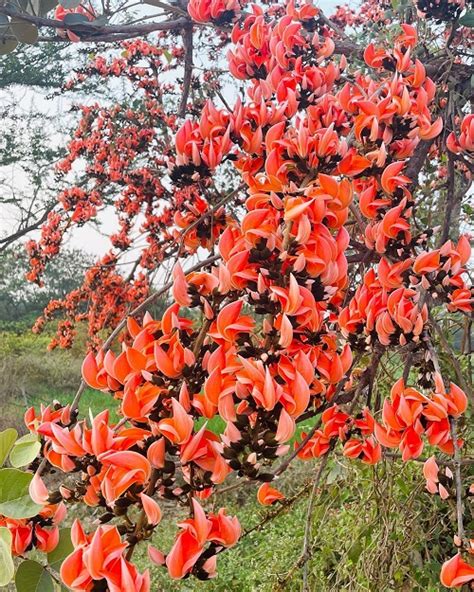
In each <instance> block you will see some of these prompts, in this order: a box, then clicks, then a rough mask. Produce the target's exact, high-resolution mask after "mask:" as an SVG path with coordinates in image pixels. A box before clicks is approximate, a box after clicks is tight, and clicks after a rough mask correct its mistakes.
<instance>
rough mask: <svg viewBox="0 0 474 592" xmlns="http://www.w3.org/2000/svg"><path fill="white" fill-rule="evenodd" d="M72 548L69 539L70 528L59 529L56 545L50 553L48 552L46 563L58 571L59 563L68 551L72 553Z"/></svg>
mask: <svg viewBox="0 0 474 592" xmlns="http://www.w3.org/2000/svg"><path fill="white" fill-rule="evenodd" d="M73 550H74V547H73V545H72V541H71V529H70V528H62V529H61V530H60V531H59V543H58V546H57V547H56V548H55V549H54V550H53V551H51V553H48V563H49V565H50V566H51V568H52V569H54V570H55V571H59V568H60V567H61V563H62V562H63V561H64V559H66V557H67V556H68V555H69V554H70V553H72V551H73Z"/></svg>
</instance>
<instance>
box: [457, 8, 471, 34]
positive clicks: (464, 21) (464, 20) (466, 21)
mask: <svg viewBox="0 0 474 592" xmlns="http://www.w3.org/2000/svg"><path fill="white" fill-rule="evenodd" d="M459 24H460V25H462V26H463V27H470V28H471V29H472V27H474V10H469V11H468V12H466V14H465V15H464V16H462V17H461V18H460V19H459Z"/></svg>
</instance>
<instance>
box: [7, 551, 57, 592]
mask: <svg viewBox="0 0 474 592" xmlns="http://www.w3.org/2000/svg"><path fill="white" fill-rule="evenodd" d="M15 586H16V589H17V592H54V581H53V578H52V577H51V576H50V575H49V573H48V572H47V571H46V570H45V569H44V567H43V566H42V565H40V564H39V563H37V562H36V561H32V560H30V559H29V560H27V561H23V562H22V563H20V565H19V566H18V569H17V571H16V574H15Z"/></svg>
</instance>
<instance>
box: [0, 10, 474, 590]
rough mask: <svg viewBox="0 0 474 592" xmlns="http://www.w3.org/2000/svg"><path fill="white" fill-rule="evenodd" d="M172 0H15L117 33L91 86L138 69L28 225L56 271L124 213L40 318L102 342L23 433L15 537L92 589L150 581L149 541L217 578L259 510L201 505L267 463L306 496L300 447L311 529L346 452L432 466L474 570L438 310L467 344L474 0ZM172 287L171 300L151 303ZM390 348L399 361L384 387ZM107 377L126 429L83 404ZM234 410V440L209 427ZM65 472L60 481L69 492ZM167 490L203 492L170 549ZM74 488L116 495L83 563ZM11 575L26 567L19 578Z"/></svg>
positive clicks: (82, 130) (36, 272)
mask: <svg viewBox="0 0 474 592" xmlns="http://www.w3.org/2000/svg"><path fill="white" fill-rule="evenodd" d="M153 4H154V5H156V6H158V7H159V8H160V9H161V10H162V11H163V14H164V15H165V16H166V15H170V18H167V19H165V20H160V19H155V22H149V21H146V20H145V21H144V20H143V19H141V20H140V22H138V23H130V22H124V23H122V24H119V25H112V24H108V23H107V22H106V20H105V17H108V16H110V7H108V6H107V4H105V5H104V6H103V7H102V12H103V14H99V12H100V11H99V9H98V7H92V6H90V5H89V4H83V5H79V6H78V5H77V4H76V3H70V2H67V3H66V2H65V3H64V6H60V7H58V8H57V9H56V12H55V16H56V18H55V19H49V18H46V17H42V16H38V14H31V13H29V12H27V11H26V10H20V9H19V8H18V7H12V5H10V4H4V5H3V6H0V14H3V15H6V17H5V18H7V17H8V18H11V19H12V21H13V22H14V23H18V22H20V23H29V25H28V27H27V28H30V29H31V27H32V26H33V27H35V26H36V27H39V28H40V29H41V28H43V27H54V28H56V30H57V33H56V34H55V35H53V36H50V37H48V39H50V40H52V41H53V42H58V43H62V42H65V39H66V40H67V39H69V40H71V41H81V40H82V41H83V40H96V41H103V42H109V41H110V42H116V41H121V42H122V44H121V46H120V48H119V49H116V48H115V46H114V47H113V48H111V49H110V48H109V49H106V50H104V52H98V53H96V54H95V55H92V56H91V61H90V64H89V65H88V66H87V67H86V68H84V69H83V70H81V71H79V72H77V73H76V74H75V75H74V76H73V78H72V79H71V82H70V83H69V85H68V87H73V86H74V87H76V86H80V85H81V84H83V83H84V82H85V81H87V80H88V79H90V78H91V77H96V76H99V77H103V78H104V79H105V80H109V79H113V78H118V79H121V80H125V81H127V85H128V88H129V91H128V92H129V94H128V98H127V100H126V101H124V102H123V104H112V105H111V104H107V105H99V104H94V105H87V106H83V107H81V109H80V111H81V118H80V122H79V125H78V128H77V131H76V133H75V135H74V137H73V139H72V140H71V142H70V144H69V146H68V153H67V156H66V158H65V159H64V160H62V161H61V162H60V163H59V165H58V175H59V176H60V177H62V179H61V180H60V181H59V182H60V183H62V184H63V189H62V190H61V193H60V194H59V197H58V204H57V206H56V207H55V209H54V210H53V211H52V212H51V213H50V214H49V218H48V220H47V222H46V224H45V225H44V226H43V229H42V234H41V238H40V239H39V240H38V241H36V242H30V243H28V251H29V254H30V259H31V271H30V273H29V278H30V279H31V280H33V281H38V282H40V281H41V275H42V273H43V271H44V269H45V266H46V265H47V263H48V261H49V260H50V259H51V258H52V257H54V256H56V255H57V254H58V253H59V252H60V248H61V243H62V241H63V238H64V236H65V235H66V233H67V232H68V231H69V230H70V229H71V228H72V227H73V226H74V225H82V224H86V223H88V222H89V221H91V220H94V219H96V218H98V217H99V216H100V212H101V211H102V210H103V209H105V208H107V207H108V208H110V207H113V208H114V209H115V212H116V215H117V220H118V224H119V231H118V232H117V233H116V234H114V235H113V236H112V237H111V242H112V247H111V251H110V252H109V253H107V254H106V255H104V257H103V258H101V259H100V260H99V261H98V262H97V263H96V264H95V265H94V266H93V267H92V268H91V269H90V270H89V271H87V273H86V276H85V279H84V283H83V286H82V287H81V288H80V289H78V290H75V291H74V292H72V293H71V294H70V295H69V296H67V297H66V298H65V300H64V301H55V302H52V303H51V304H50V305H49V306H48V308H47V310H46V313H45V316H44V317H43V318H42V319H40V320H39V322H38V323H37V326H36V328H37V330H40V329H41V326H42V324H43V323H44V321H45V320H46V319H48V318H52V317H53V316H55V314H57V313H61V312H62V313H64V316H63V318H62V320H61V321H60V324H59V335H58V338H57V339H56V340H55V342H54V343H53V345H57V344H60V345H64V346H67V345H69V344H70V343H71V340H72V338H73V336H74V327H75V324H76V323H78V322H80V321H87V322H88V325H89V335H90V344H91V351H90V352H89V354H88V355H87V357H86V358H85V360H84V364H83V383H82V385H81V387H80V388H79V390H78V393H77V395H76V397H75V398H74V401H73V402H72V404H70V405H66V406H63V405H61V404H51V405H50V406H48V407H45V408H42V409H41V410H39V411H38V410H34V409H30V410H28V411H27V413H26V416H25V421H26V425H27V427H28V429H29V430H30V432H31V434H30V435H29V436H27V437H25V438H23V439H22V440H19V441H17V442H15V438H16V435H15V433H12V431H7V432H4V433H3V435H2V444H3V445H2V449H3V451H4V455H3V456H4V457H6V455H7V454H8V451H9V449H10V448H12V452H11V457H10V462H11V464H12V465H13V468H6V469H2V472H0V479H2V483H9V484H10V485H8V486H7V485H5V486H4V487H3V489H1V490H0V491H1V495H0V497H2V499H0V512H2V513H3V515H4V516H5V517H4V518H3V519H2V524H3V528H2V529H0V535H1V536H0V545H1V549H2V550H3V552H4V554H5V556H6V557H8V550H9V549H8V547H9V546H10V547H11V549H12V551H13V554H14V555H18V556H22V557H24V556H25V555H26V553H27V552H28V551H29V550H31V549H32V548H36V549H38V550H40V551H45V552H49V553H50V554H52V557H53V558H54V559H55V560H56V562H55V563H54V566H55V567H57V566H59V564H60V563H61V562H60V561H59V559H58V558H60V559H64V560H63V561H62V564H61V565H60V568H59V571H60V577H61V580H62V582H63V583H64V584H65V585H66V586H68V587H69V588H70V589H72V590H78V591H79V590H110V591H119V590H121V591H129V590H137V591H146V590H149V589H150V579H149V574H148V572H147V571H145V572H144V573H141V572H140V571H139V570H138V569H137V568H136V566H135V565H134V563H133V560H134V552H135V549H136V548H137V546H139V545H148V555H149V559H150V562H152V563H155V564H158V565H162V566H163V569H167V570H168V572H169V574H170V576H171V577H172V578H176V579H180V578H185V577H188V576H195V577H197V578H200V579H204V580H205V579H208V578H211V577H213V576H215V575H216V571H217V569H218V566H217V563H218V562H217V558H218V556H219V554H220V553H221V552H224V551H225V550H226V549H228V548H229V547H232V546H234V545H238V541H239V538H240V537H241V536H242V533H241V527H240V525H239V521H238V518H237V517H234V516H229V515H227V513H226V511H225V510H224V509H220V510H218V511H217V512H210V511H208V510H207V509H206V504H207V500H208V499H209V500H212V499H213V496H214V495H215V494H216V492H219V491H220V490H221V489H222V488H223V486H222V485H221V484H223V483H224V482H225V481H229V482H233V481H234V480H235V479H236V478H237V479H240V480H241V481H242V482H247V481H252V482H254V483H255V484H256V485H257V486H258V494H257V497H258V500H259V501H260V503H261V504H263V505H272V504H275V505H278V504H280V505H281V507H285V506H288V505H290V504H291V503H294V501H295V499H296V498H297V497H298V496H296V497H295V498H291V499H290V498H288V499H287V498H285V492H284V491H280V490H279V489H278V488H277V486H276V485H277V483H276V481H275V480H276V479H277V477H279V476H280V475H282V474H283V473H284V471H285V470H286V469H288V467H289V466H290V465H291V463H292V462H293V461H294V460H295V459H296V458H300V459H303V460H307V461H314V459H320V460H319V463H320V464H319V468H318V470H317V472H316V476H315V478H314V480H313V481H312V482H310V483H309V484H307V485H305V486H304V487H303V490H305V491H307V490H308V488H309V489H310V490H311V493H310V502H309V507H308V525H310V524H311V511H312V507H313V504H314V500H315V496H316V495H317V493H318V487H319V484H320V480H321V477H322V475H323V473H324V470H325V467H326V464H327V462H328V459H329V458H330V457H331V455H337V454H341V453H342V454H343V455H344V456H346V457H348V458H351V459H354V462H362V463H367V464H376V463H378V462H381V461H382V460H383V459H384V458H390V459H393V458H401V459H402V460H403V461H406V462H408V461H412V460H413V461H420V460H422V461H423V462H424V465H423V475H424V478H425V479H426V487H427V489H428V492H429V493H431V494H433V495H439V496H441V498H442V499H446V498H448V497H453V498H454V499H455V508H456V512H455V515H454V520H453V522H456V524H454V523H453V530H452V537H453V538H452V540H453V548H452V549H447V550H446V562H445V563H444V564H443V566H442V567H441V575H440V577H441V582H442V584H443V585H444V586H447V587H461V586H463V585H464V584H466V585H468V584H469V583H471V584H472V582H473V580H474V567H472V565H471V563H470V562H469V552H470V551H471V552H472V541H470V540H469V534H468V533H467V532H465V528H464V525H465V520H466V516H465V506H466V496H467V493H468V491H469V489H471V490H472V484H471V483H469V481H466V480H465V479H463V477H465V475H466V474H467V471H468V469H469V465H470V462H471V459H470V458H469V456H468V455H467V454H466V452H465V446H464V443H463V439H462V430H463V429H464V423H463V421H462V417H463V414H464V412H465V410H466V407H467V403H468V398H470V397H472V382H471V377H470V376H468V375H467V374H466V375H463V371H462V367H461V365H460V364H459V361H458V358H457V357H456V356H455V354H454V352H453V350H452V349H451V347H450V344H449V339H448V338H447V337H446V336H445V335H444V333H443V330H442V329H441V326H440V319H443V321H445V320H446V319H448V320H449V319H452V320H453V322H454V321H459V320H460V322H462V323H463V325H464V327H465V336H464V340H463V348H464V350H463V351H465V352H468V353H469V349H468V344H469V340H470V330H471V322H472V301H473V298H472V297H473V293H472V288H471V287H470V284H469V282H468V272H467V271H466V267H467V266H468V265H469V260H470V256H471V249H470V244H469V236H468V235H467V234H463V233H462V232H460V229H462V227H463V226H465V223H466V221H468V216H469V214H470V211H471V210H470V209H469V203H468V199H469V196H468V188H469V185H470V179H471V175H472V171H473V164H474V163H473V153H474V116H473V115H470V114H469V113H468V108H469V104H470V103H469V102H470V100H471V99H472V96H471V87H470V79H471V75H472V69H471V67H470V65H469V50H470V47H471V44H472V32H471V28H470V27H471V25H472V23H473V13H472V11H470V9H469V7H466V6H465V3H464V2H463V0H459V1H458V2H449V1H446V0H440V1H439V2H431V3H430V2H428V3H427V2H423V1H422V0H420V1H419V2H418V3H417V5H415V4H411V3H410V4H408V3H406V4H405V3H400V4H398V3H397V4H394V5H393V6H392V5H391V4H387V6H385V3H380V2H368V3H364V4H363V5H362V7H361V8H360V10H358V11H357V12H354V11H353V10H351V9H349V8H347V7H346V8H339V9H338V10H337V12H336V14H335V15H334V16H333V17H332V18H331V19H329V18H327V17H326V16H325V15H324V14H323V13H322V12H321V11H320V10H319V9H318V8H317V7H315V6H313V5H312V4H310V3H300V4H295V3H294V2H287V3H281V4H278V3H276V2H264V3H262V4H259V5H250V4H246V3H241V4H239V3H238V2H237V0H206V1H205V0H191V2H190V3H189V4H188V5H187V6H186V5H184V4H183V5H181V4H173V5H168V4H164V3H161V2H156V1H155V0H153ZM102 17H104V18H102ZM101 18H102V20H100V19H101ZM9 26H10V27H11V28H12V31H13V33H15V27H16V29H18V25H15V26H13V25H9ZM21 29H22V27H21V26H20V30H21ZM156 31H159V32H160V33H159V34H158V35H156V36H155V37H153V38H150V39H149V40H148V41H144V40H142V39H139V40H131V38H132V37H135V36H140V35H144V34H147V33H151V32H156ZM11 37H12V34H11V32H10V33H7V34H6V37H5V43H8V42H9V41H11ZM369 39H370V41H369ZM203 55H204V56H205V57H204V58H202V56H203ZM199 56H200V57H199ZM199 59H202V63H201V65H200V66H198V63H199V61H198V60H199ZM80 163H82V164H80ZM78 169H79V170H78ZM75 170H76V175H79V176H80V177H81V179H82V181H81V183H80V184H77V183H76V184H74V174H73V173H74V171H75ZM84 179H85V182H84ZM129 254H137V256H136V257H133V263H130V260H131V257H130V255H129ZM127 257H128V258H127ZM196 259H198V261H197V262H196ZM122 261H126V262H128V265H127V266H125V267H124V269H125V270H126V271H124V272H123V273H121V272H120V267H119V265H120V264H121V262H122ZM167 268H168V269H171V268H172V278H171V279H170V280H169V281H167V279H166V278H165V279H163V277H164V275H165V273H164V272H163V270H164V269H167ZM157 278H158V281H161V282H162V286H161V287H160V288H156V285H155V284H156V279H157ZM154 280H155V284H154V283H153V282H154ZM167 294H169V296H170V299H171V300H170V301H169V302H168V307H167V308H166V310H165V312H164V313H163V314H162V315H161V316H160V317H159V318H153V317H152V316H151V315H150V314H149V313H148V312H147V308H149V307H150V306H151V305H152V303H153V302H154V301H156V300H157V299H158V298H160V297H163V296H165V295H167ZM107 330H112V332H111V333H110V335H109V336H108V337H107V339H106V340H105V341H103V338H104V335H105V334H106V332H107ZM116 339H117V340H119V341H121V347H120V349H117V348H116V349H115V353H114V350H113V349H112V346H113V344H114V342H115V340H116ZM440 351H443V352H444V354H445V355H447V356H448V357H449V359H450V360H451V362H452V373H453V380H454V381H451V379H450V375H449V373H447V372H443V371H442V369H441V366H440V362H439V359H438V358H439V352H440ZM388 353H391V354H394V355H396V356H398V359H399V360H400V362H401V368H400V372H399V374H398V376H397V377H396V378H395V379H394V381H393V384H392V389H391V393H390V395H389V396H388V397H386V398H383V397H382V393H381V391H380V389H377V381H378V376H379V372H380V364H381V360H382V359H383V356H385V355H387V354H388ZM86 385H89V386H90V387H92V388H94V389H97V390H102V391H104V392H107V393H110V396H111V401H113V402H114V403H115V405H116V407H117V409H118V413H119V415H120V416H121V419H120V421H118V423H114V422H112V421H111V419H110V415H109V412H108V410H105V411H103V412H102V413H100V414H99V415H97V416H96V417H90V418H86V419H82V418H80V417H79V416H78V404H79V400H80V397H81V394H82V392H83V390H84V389H85V386H86ZM216 416H219V417H220V418H221V419H222V420H223V421H224V422H225V429H224V431H223V432H222V433H220V434H216V433H214V432H213V431H211V430H210V429H209V428H208V424H207V421H208V420H211V419H212V418H214V417H216ZM308 419H312V420H313V427H312V428H311V429H310V430H309V431H308V433H306V434H304V433H303V434H302V435H301V436H299V437H298V438H297V439H296V442H295V443H294V444H291V445H290V444H289V443H290V442H292V441H293V439H294V435H295V432H296V427H297V425H298V423H300V422H302V421H306V422H307V421H308ZM14 442H15V443H14ZM428 447H429V451H430V452H429V453H428V456H429V458H427V455H426V454H425V456H422V454H423V450H424V449H425V451H426V449H427V448H428ZM24 466H27V467H28V468H27V470H25V471H20V470H18V468H15V467H24ZM440 467H441V468H440ZM52 468H54V469H56V470H58V469H59V471H61V472H62V473H64V476H63V479H62V483H61V484H60V485H59V487H58V486H57V485H55V481H53V480H51V479H49V473H50V471H51V469H52ZM33 473H34V477H33ZM422 478H423V477H422V476H421V471H420V479H422ZM28 488H29V493H30V496H31V498H30V497H28V495H27V490H28ZM163 500H171V501H174V502H176V504H181V505H183V504H184V505H187V506H188V507H189V518H188V519H186V520H184V521H182V522H181V523H179V524H178V525H177V533H176V538H175V541H174V544H173V545H172V547H171V548H170V549H161V548H160V549H158V548H157V547H156V546H155V544H154V545H151V544H150V543H149V539H150V538H151V536H152V535H154V533H155V537H154V542H155V541H159V531H160V526H159V523H160V520H161V516H162V511H164V505H163V503H162V502H163ZM70 503H82V504H84V505H85V506H88V507H90V508H91V509H94V513H95V516H98V517H99V521H100V526H97V525H92V524H91V523H89V524H88V523H87V522H86V521H85V520H82V521H81V522H80V521H78V520H76V521H75V522H74V525H73V527H72V532H71V539H72V547H73V548H72V551H71V552H70V554H68V555H67V556H66V557H65V558H64V556H63V555H64V554H63V553H61V549H62V548H63V544H62V543H63V541H62V539H61V537H60V534H59V526H58V525H59V523H60V522H61V521H62V520H63V519H64V517H65V515H66V509H67V506H68V504H70ZM277 514H278V510H270V511H269V514H268V516H267V517H266V518H265V519H264V521H268V520H271V519H272V517H274V516H275V515H277ZM308 525H307V526H308ZM309 533H310V528H309V527H307V528H306V535H305V539H304V547H303V549H302V553H301V557H300V559H299V560H298V562H297V564H296V566H295V569H300V568H302V567H304V565H305V562H306V561H307V559H308V552H309V551H308V550H309V546H310V541H309ZM64 536H65V535H64ZM158 546H159V545H158ZM456 547H457V552H456V549H455V548H456ZM12 574H13V563H12V562H11V559H9V558H8V560H6V561H5V567H4V569H3V575H2V578H3V583H7V582H8V580H9V579H10V577H11V576H12ZM27 576H28V577H30V580H29V581H32V580H31V578H34V577H36V578H37V581H39V578H43V579H44V578H46V579H48V578H51V577H57V576H56V575H55V572H54V570H53V569H52V568H51V567H50V566H49V567H48V566H46V565H44V566H43V565H42V564H40V563H37V562H33V561H31V560H28V561H26V562H24V563H22V564H21V565H20V567H19V568H18V571H17V575H16V580H17V587H18V588H19V589H26V588H21V586H22V585H23V584H22V582H24V581H25V578H26V577H27ZM48 581H50V580H48ZM303 585H304V588H305V589H309V587H308V586H309V584H308V582H307V579H306V576H305V577H304V579H303Z"/></svg>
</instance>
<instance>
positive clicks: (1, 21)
mask: <svg viewBox="0 0 474 592" xmlns="http://www.w3.org/2000/svg"><path fill="white" fill-rule="evenodd" d="M9 26H10V19H9V18H8V17H7V16H6V15H5V14H0V35H3V34H4V33H6V32H7V31H8V27H9Z"/></svg>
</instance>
